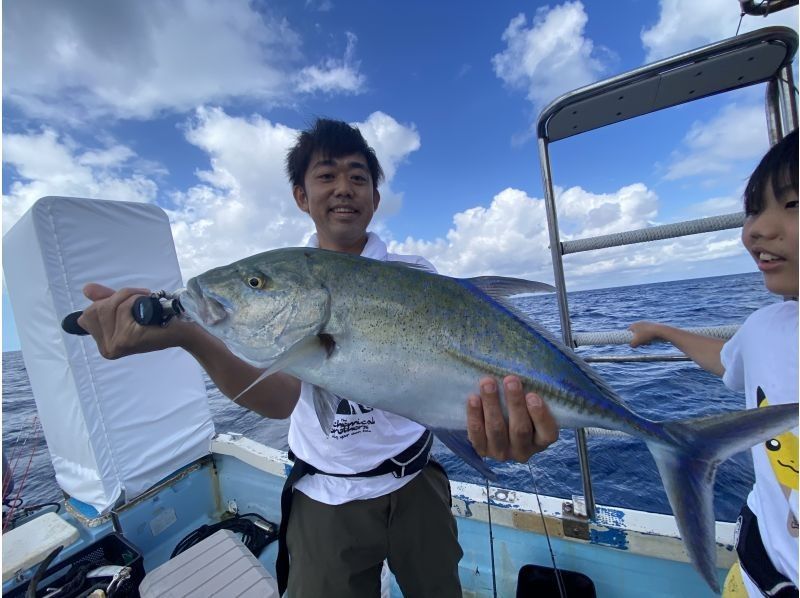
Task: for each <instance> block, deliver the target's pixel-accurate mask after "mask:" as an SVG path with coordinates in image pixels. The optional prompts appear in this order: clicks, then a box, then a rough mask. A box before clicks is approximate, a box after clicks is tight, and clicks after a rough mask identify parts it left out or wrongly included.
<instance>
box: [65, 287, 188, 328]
mask: <svg viewBox="0 0 800 598" xmlns="http://www.w3.org/2000/svg"><path fill="white" fill-rule="evenodd" d="M179 294H180V291H175V292H174V293H167V292H166V291H158V292H154V293H150V295H148V296H146V297H137V298H136V301H134V302H133V305H132V306H131V316H133V319H134V320H135V321H136V323H137V324H139V325H141V326H161V327H162V328H164V327H165V326H167V324H169V322H170V320H171V319H172V318H174V317H175V316H180V315H181V314H183V313H185V312H186V310H185V309H184V308H183V305H181V302H180V299H179ZM81 314H83V311H75V312H72V313H71V314H69V315H68V316H67V317H65V318H64V319H63V320H62V321H61V328H62V329H63V330H64V332H68V333H69V334H76V335H79V336H85V335H87V334H89V333H88V332H87V331H86V330H84V329H83V327H82V326H81V325H80V324H78V318H80V317H81Z"/></svg>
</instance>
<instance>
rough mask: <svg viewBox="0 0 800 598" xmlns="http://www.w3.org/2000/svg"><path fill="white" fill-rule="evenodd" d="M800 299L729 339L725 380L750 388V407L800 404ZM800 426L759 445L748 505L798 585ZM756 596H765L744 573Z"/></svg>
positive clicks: (778, 563) (774, 556)
mask: <svg viewBox="0 0 800 598" xmlns="http://www.w3.org/2000/svg"><path fill="white" fill-rule="evenodd" d="M797 340H798V337H797V301H784V302H782V303H776V304H774V305H770V306H768V307H764V308H761V309H759V310H758V311H756V312H755V313H753V314H751V315H750V317H749V318H747V320H746V321H745V323H744V324H743V325H742V327H741V328H740V329H739V331H738V332H737V333H736V334H735V335H734V337H733V338H731V339H730V340H729V341H728V342H727V343H725V345H724V347H723V348H722V353H721V355H720V357H721V359H722V365H723V366H724V367H725V374H724V376H723V381H724V382H725V385H726V386H727V387H728V388H730V389H732V390H738V391H742V390H744V392H745V397H746V406H747V408H748V409H754V408H756V407H764V406H766V405H781V404H785V403H796V402H797V397H798V381H797V377H798V363H797V358H798V351H797ZM797 433H798V430H797V428H795V429H794V430H791V431H789V432H786V433H784V434H781V435H779V436H776V437H775V438H772V439H770V440H769V441H767V442H765V443H761V444H759V445H758V446H755V447H753V449H752V453H753V468H754V470H755V477H756V480H755V484H754V485H753V490H752V491H751V492H750V494H749V495H748V497H747V506H749V507H750V509H751V510H752V511H753V513H754V514H755V515H756V517H757V518H758V527H759V531H760V532H761V539H762V541H763V542H764V546H765V548H766V550H767V554H768V555H769V557H770V559H771V560H772V563H773V565H775V568H776V569H777V570H778V571H780V572H781V573H782V574H783V575H785V576H786V577H788V578H789V579H790V580H792V581H793V582H794V583H795V585H797V550H798V542H797V535H798V527H797V521H798V516H797V512H798V462H797V460H798V454H797V451H798V444H797ZM742 578H743V581H744V583H745V586H746V587H747V590H748V593H749V594H750V596H761V592H759V591H758V589H757V588H756V586H755V584H754V583H753V582H752V581H751V580H750V579H749V578H748V577H747V575H745V574H744V573H743V575H742Z"/></svg>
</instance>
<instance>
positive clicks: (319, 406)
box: [313, 386, 342, 438]
mask: <svg viewBox="0 0 800 598" xmlns="http://www.w3.org/2000/svg"><path fill="white" fill-rule="evenodd" d="M313 398H314V411H315V412H316V413H317V419H318V420H319V426H320V428H322V431H323V432H324V434H325V437H326V438H327V437H328V436H329V435H330V433H331V428H332V427H333V418H334V417H335V416H336V409H337V407H338V405H339V402H340V401H341V400H342V399H341V398H339V397H338V396H336V395H335V394H333V393H332V392H329V391H327V390H325V389H324V388H320V387H319V386H315V387H314V391H313Z"/></svg>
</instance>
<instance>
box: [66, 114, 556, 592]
mask: <svg viewBox="0 0 800 598" xmlns="http://www.w3.org/2000/svg"><path fill="white" fill-rule="evenodd" d="M287 171H288V174H289V178H290V180H291V183H292V194H293V196H294V199H295V202H296V203H297V206H298V208H299V209H300V210H302V211H304V212H306V213H307V214H309V216H310V217H311V219H312V221H313V222H314V226H315V228H316V234H315V235H314V236H313V237H312V239H311V241H310V245H312V246H315V247H319V248H321V249H328V250H332V251H341V252H346V253H354V254H360V255H363V256H365V257H370V258H373V259H379V260H391V261H406V262H412V263H415V264H417V265H420V266H422V267H425V268H428V269H431V270H433V267H432V266H431V265H430V264H429V263H428V262H427V261H426V260H424V258H421V257H418V256H398V255H392V254H389V253H388V252H387V249H386V245H385V244H384V243H383V241H381V240H380V238H378V236H377V235H375V234H374V233H367V227H368V226H369V224H370V222H371V220H372V217H373V214H374V213H375V210H376V209H377V208H378V205H379V203H380V193H379V191H378V185H379V183H380V181H381V179H382V177H383V171H382V170H381V167H380V164H379V163H378V160H377V158H376V156H375V153H374V151H373V150H372V148H370V147H369V146H368V145H367V143H366V141H365V140H364V138H363V137H362V135H361V133H360V132H359V131H358V129H356V128H354V127H351V126H350V125H348V124H347V123H344V122H340V121H331V120H325V119H320V120H318V121H317V122H316V123H315V124H314V125H313V127H311V128H310V129H308V130H306V131H303V132H302V133H301V134H300V135H299V136H298V140H297V142H296V144H295V146H294V147H293V148H292V149H291V150H290V151H289V154H288V156H287ZM84 292H85V294H86V296H87V297H88V298H89V299H92V300H93V301H94V303H93V304H92V305H91V306H90V307H89V308H87V309H86V310H85V311H84V314H83V316H82V317H81V318H80V319H79V324H80V325H81V326H83V327H84V328H85V329H86V330H87V331H89V332H90V333H91V334H92V336H93V337H94V338H95V340H96V341H97V344H98V348H99V350H100V352H101V354H102V355H103V356H105V357H107V358H109V359H115V358H117V357H121V356H123V355H128V354H131V353H141V352H145V351H153V350H158V349H162V348H166V347H175V346H178V347H182V348H184V349H185V350H187V351H189V352H190V353H191V354H192V355H193V356H194V357H195V358H196V359H197V360H198V361H199V362H200V364H201V365H202V366H203V367H204V368H205V370H206V371H207V373H208V374H209V376H210V377H211V379H212V380H213V381H214V382H215V384H216V385H217V387H218V388H219V389H220V390H221V391H222V392H223V393H224V394H225V395H227V396H229V397H235V396H237V395H238V393H239V392H241V391H242V390H243V389H244V388H246V387H247V386H248V385H249V384H250V382H251V381H252V380H254V379H255V378H256V377H257V376H258V375H259V374H260V372H259V370H258V369H256V368H254V367H252V366H250V365H249V364H247V363H245V362H243V361H241V360H240V359H238V358H237V357H236V356H234V355H233V354H232V353H231V352H230V351H228V349H227V348H226V347H225V345H224V344H223V343H222V342H221V341H219V340H218V339H216V338H214V337H212V336H210V335H209V334H208V333H206V332H204V331H203V330H202V329H201V328H200V327H199V326H196V325H194V324H192V323H187V322H182V321H175V322H173V323H171V324H170V325H169V326H168V327H166V328H152V327H142V326H138V325H136V324H135V323H134V322H133V320H132V318H131V316H130V307H131V304H132V302H133V301H134V300H135V298H136V296H138V295H140V294H146V293H148V292H149V291H148V290H146V289H123V290H121V291H118V292H116V293H114V292H113V291H112V290H111V289H107V288H105V287H101V286H99V285H94V284H90V285H87V287H86V289H85V291H84ZM446 383H447V381H446V380H442V384H443V385H444V384H446ZM503 383H504V385H505V396H506V400H507V403H508V411H509V425H508V426H506V423H505V420H504V418H503V415H502V411H501V408H500V403H499V392H498V389H497V383H496V381H495V380H493V379H491V378H484V379H483V380H481V381H480V384H479V386H480V393H479V395H472V396H470V397H468V400H467V406H466V416H467V419H468V430H469V437H470V440H471V442H472V443H473V445H474V446H475V448H476V450H477V452H478V453H479V454H481V455H482V456H491V457H494V458H497V459H508V458H514V459H516V460H518V461H526V460H527V459H528V458H529V457H530V456H531V455H532V454H533V453H535V452H538V451H540V450H542V449H543V448H545V447H546V446H548V445H549V444H550V443H552V442H554V441H555V440H556V439H557V437H558V429H557V426H556V424H555V422H554V420H553V418H552V416H551V415H550V413H549V411H548V410H547V408H546V406H544V405H543V403H542V401H541V399H540V398H539V397H538V396H536V395H534V394H528V395H527V396H524V395H523V392H522V388H521V385H520V382H519V380H518V379H517V378H516V377H512V376H509V377H508V378H506V379H505V380H504V381H503ZM312 392H313V387H312V386H311V385H309V384H306V383H304V382H301V381H300V380H297V379H295V378H293V377H291V376H289V375H288V374H284V373H280V372H279V373H276V374H273V375H271V376H269V377H267V378H265V379H264V380H263V381H261V382H260V383H259V384H257V385H256V386H254V387H253V388H252V389H251V390H249V391H248V392H247V393H246V394H245V395H244V396H243V397H242V398H241V399H240V400H239V403H240V404H241V405H243V406H245V407H247V408H249V409H251V410H253V411H256V412H257V413H260V414H261V415H263V416H265V417H269V418H286V417H289V416H291V423H290V429H289V447H290V449H291V451H292V452H293V453H294V456H295V457H296V461H295V468H294V470H293V473H292V475H291V476H290V478H289V480H288V481H287V488H286V490H285V492H284V500H282V503H284V504H283V507H284V516H283V521H282V535H285V544H283V543H282V544H283V545H282V549H283V548H286V547H288V555H289V557H290V559H291V567H288V564H289V560H288V559H287V558H286V555H285V552H284V551H283V550H282V551H281V555H280V556H279V559H278V567H277V569H278V578H279V583H280V584H281V586H282V589H283V586H284V584H285V583H286V579H285V576H286V569H287V568H288V588H289V593H290V595H291V596H293V597H298V596H300V597H305V596H307V597H314V598H316V597H318V596H354V597H361V596H377V595H378V593H379V589H380V571H381V567H382V563H383V561H384V559H386V560H388V563H389V566H390V568H391V569H392V571H393V572H394V574H395V577H396V578H397V581H398V584H399V585H400V587H401V589H402V590H403V593H404V594H405V595H406V596H442V597H444V596H460V595H461V589H460V584H459V580H458V561H459V560H460V558H461V556H462V551H461V548H460V547H459V545H458V539H457V531H456V525H455V520H454V519H453V516H452V514H451V512H450V493H449V484H448V481H447V477H446V475H445V474H444V471H443V470H442V469H441V467H440V466H438V464H436V463H435V462H433V461H429V460H428V452H429V450H430V433H429V432H427V431H426V430H425V429H424V428H423V427H422V426H420V425H419V424H417V423H415V422H412V421H410V420H408V419H405V418H403V417H400V416H397V415H394V414H391V413H387V412H383V411H380V410H376V409H370V408H368V407H364V406H362V405H358V404H355V403H351V402H350V401H348V400H346V397H345V398H341V400H340V402H339V408H338V409H337V415H336V418H335V419H334V422H333V426H332V427H331V430H330V431H329V434H327V435H326V434H324V433H323V432H322V430H321V429H320V427H319V425H318V423H317V419H316V415H315V411H314V406H313V399H312ZM396 463H408V465H407V466H405V467H403V468H402V469H397V468H396V467H395V464H396ZM306 473H311V474H313V475H304V474H306ZM293 490H294V491H293ZM282 539H283V538H282Z"/></svg>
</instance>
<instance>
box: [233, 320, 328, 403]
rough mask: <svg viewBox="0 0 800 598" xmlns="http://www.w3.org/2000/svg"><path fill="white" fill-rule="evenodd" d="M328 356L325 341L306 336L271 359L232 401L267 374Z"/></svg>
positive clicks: (309, 363)
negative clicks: (265, 367)
mask: <svg viewBox="0 0 800 598" xmlns="http://www.w3.org/2000/svg"><path fill="white" fill-rule="evenodd" d="M329 356H330V351H329V347H328V345H327V344H326V342H324V341H323V340H321V339H320V337H319V336H318V335H309V336H306V337H304V338H302V339H301V340H299V341H298V342H296V343H295V344H294V345H292V346H291V347H289V349H287V350H286V351H284V352H283V353H282V354H281V355H279V356H278V357H277V359H275V361H273V362H272V364H270V365H269V367H267V369H265V370H264V371H263V372H261V374H260V375H259V376H258V378H256V379H255V380H254V381H253V382H252V383H251V384H250V385H249V386H248V387H247V388H245V389H244V390H243V391H242V392H240V393H239V394H238V395H236V398H234V399H233V402H234V403H235V402H237V401H238V400H239V399H240V398H241V396H242V395H243V394H244V393H246V392H247V391H248V390H250V389H251V388H253V387H254V386H255V385H256V384H258V383H259V382H261V381H262V380H263V379H264V378H266V377H267V376H271V375H272V374H275V373H276V372H280V371H281V370H285V369H286V368H287V367H295V368H297V367H298V366H302V365H306V366H309V365H314V364H316V363H320V362H321V361H323V360H325V359H327V358H328V357H329Z"/></svg>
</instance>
